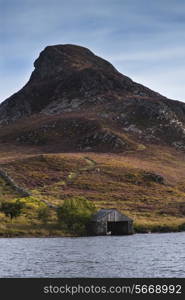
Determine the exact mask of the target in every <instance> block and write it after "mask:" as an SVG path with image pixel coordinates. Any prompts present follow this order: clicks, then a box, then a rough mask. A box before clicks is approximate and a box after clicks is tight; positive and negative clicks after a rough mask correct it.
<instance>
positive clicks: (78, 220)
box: [57, 197, 96, 234]
mask: <svg viewBox="0 0 185 300" xmlns="http://www.w3.org/2000/svg"><path fill="white" fill-rule="evenodd" d="M95 211H96V208H95V206H94V204H93V203H92V202H90V201H88V200H87V199H86V198H84V197H73V198H70V199H65V200H64V203H63V205H62V206H59V207H58V210H57V215H58V220H59V221H60V222H62V223H63V224H65V225H66V227H67V229H68V230H69V231H72V232H75V233H77V234H85V233H86V225H87V223H88V222H89V220H90V219H91V216H92V214H93V213H95Z"/></svg>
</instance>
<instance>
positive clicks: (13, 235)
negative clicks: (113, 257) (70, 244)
mask: <svg viewBox="0 0 185 300" xmlns="http://www.w3.org/2000/svg"><path fill="white" fill-rule="evenodd" d="M182 232H185V230H179V231H177V230H173V231H145V232H144V231H142V232H139V231H138V232H137V231H136V232H134V233H133V234H128V235H74V234H73V235H72V234H71V235H70V234H66V235H59V234H57V235H55V234H53V235H50V234H48V235H43V234H40V235H39V234H37V235H33V234H28V235H27V234H25V235H24V234H23V235H21V234H20V235H18V234H12V235H11V234H4V235H0V239H4V238H7V239H9V238H21V239H22V238H30V239H32V238H87V237H97V236H99V237H100V236H101V237H104V236H107V237H111V236H112V237H114V236H117V237H121V236H132V235H135V234H142V235H143V234H156V233H157V234H165V233H182Z"/></svg>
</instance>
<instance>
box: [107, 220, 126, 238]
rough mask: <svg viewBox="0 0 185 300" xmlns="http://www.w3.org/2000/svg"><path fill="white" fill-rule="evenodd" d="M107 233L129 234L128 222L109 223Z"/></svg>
mask: <svg viewBox="0 0 185 300" xmlns="http://www.w3.org/2000/svg"><path fill="white" fill-rule="evenodd" d="M107 233H108V234H110V235H123V234H128V222H124V221H120V222H107Z"/></svg>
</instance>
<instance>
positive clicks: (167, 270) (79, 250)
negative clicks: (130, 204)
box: [0, 232, 185, 277]
mask: <svg viewBox="0 0 185 300" xmlns="http://www.w3.org/2000/svg"><path fill="white" fill-rule="evenodd" d="M0 277H185V232H182V233H161V234H135V235H131V236H103V237H82V238H11V239H10V238H1V239H0Z"/></svg>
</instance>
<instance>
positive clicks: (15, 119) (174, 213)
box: [0, 45, 185, 236]
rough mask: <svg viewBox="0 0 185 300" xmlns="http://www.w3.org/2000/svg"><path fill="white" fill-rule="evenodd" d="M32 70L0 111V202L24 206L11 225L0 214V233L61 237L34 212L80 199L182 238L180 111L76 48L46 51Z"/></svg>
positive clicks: (184, 137)
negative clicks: (18, 203)
mask: <svg viewBox="0 0 185 300" xmlns="http://www.w3.org/2000/svg"><path fill="white" fill-rule="evenodd" d="M34 67H35V69H34V71H33V73H32V74H31V77H30V79H29V81H28V83H27V84H26V85H25V86H24V87H23V88H22V89H21V90H20V91H19V92H17V93H15V94H14V95H12V96H11V97H10V98H8V99H6V100H5V101H4V102H3V103H2V104H1V105H0V203H1V202H3V201H16V199H17V198H20V199H22V200H21V201H23V202H24V203H26V208H25V209H24V215H23V216H20V218H19V217H18V218H17V219H16V220H14V221H13V223H11V224H10V222H9V221H8V220H7V218H6V217H5V216H4V215H3V214H2V213H1V212H0V224H1V226H0V235H3V236H4V235H5V236H7V235H8V236H10V235H14V236H15V235H65V234H66V232H63V231H61V227H60V226H59V225H58V223H56V214H55V213H54V212H53V211H50V213H49V216H48V218H49V221H48V223H47V224H45V223H44V224H43V222H42V221H41V220H40V219H38V215H40V216H41V215H43V214H44V212H43V211H42V210H41V211H40V209H41V208H42V209H43V207H42V206H43V205H46V206H47V205H49V207H50V208H51V207H52V206H53V205H60V204H61V203H63V201H64V200H65V199H68V198H70V199H71V198H75V199H76V198H78V197H82V196H85V197H86V198H87V199H88V200H90V201H93V202H94V203H95V205H96V207H97V208H102V207H103V208H110V207H115V208H117V209H118V210H120V211H123V213H126V214H127V215H128V216H130V217H131V218H133V219H134V224H135V228H136V230H137V231H139V232H142V231H145V232H146V231H171V230H184V229H185V223H184V215H185V180H184V173H185V159H184V158H185V154H184V150H185V104H184V103H183V102H180V101H174V100H171V99H168V98H166V97H164V96H162V95H160V94H159V93H156V92H154V91H152V90H150V89H149V88H147V87H145V86H143V85H141V84H138V83H136V82H134V81H132V80H131V79H130V78H128V77H127V76H125V75H123V74H121V73H120V72H118V71H117V70H116V69H115V68H114V67H113V66H112V65H111V64H110V63H109V62H107V61H106V60H104V59H102V58H100V57H98V56H96V55H95V54H93V53H92V52H91V51H90V50H88V49H86V48H84V47H80V46H75V45H55V46H48V47H46V48H45V49H44V50H43V51H42V52H41V53H40V55H39V57H38V59H37V60H36V61H35V63H34ZM25 195H27V196H26V197H25ZM46 215H47V213H46ZM46 215H44V216H45V217H46ZM45 217H43V218H45ZM44 220H45V221H44V222H46V219H44ZM58 226H59V227H58Z"/></svg>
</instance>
